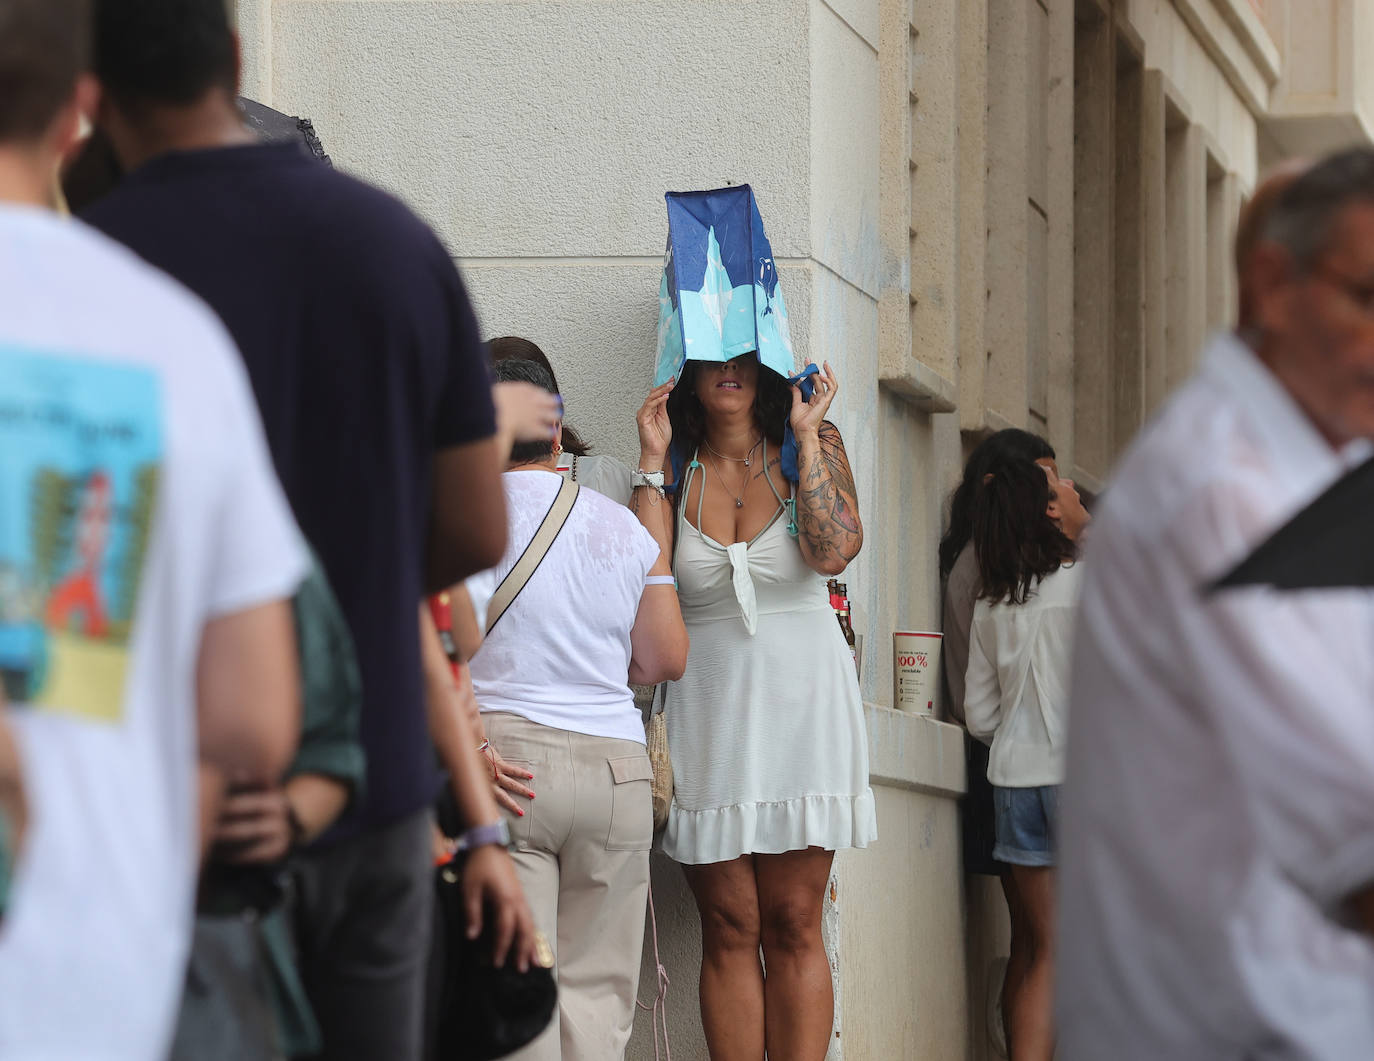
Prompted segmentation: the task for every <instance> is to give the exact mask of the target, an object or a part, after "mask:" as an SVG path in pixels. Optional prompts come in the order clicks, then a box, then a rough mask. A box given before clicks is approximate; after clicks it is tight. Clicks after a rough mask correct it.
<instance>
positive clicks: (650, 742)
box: [644, 690, 673, 832]
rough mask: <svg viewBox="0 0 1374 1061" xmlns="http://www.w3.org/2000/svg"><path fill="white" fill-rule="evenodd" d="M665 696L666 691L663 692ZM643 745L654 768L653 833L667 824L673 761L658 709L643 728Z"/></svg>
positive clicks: (651, 785)
mask: <svg viewBox="0 0 1374 1061" xmlns="http://www.w3.org/2000/svg"><path fill="white" fill-rule="evenodd" d="M664 692H665V694H666V690H665V691H664ZM644 743H645V744H646V745H647V746H648V751H649V763H650V765H652V766H653V768H654V779H653V782H652V783H651V784H650V791H651V792H652V793H653V803H654V832H660V831H662V829H663V828H664V827H665V826H666V825H667V824H668V808H669V807H671V806H672V804H673V761H672V759H670V758H669V757H668V724H667V722H666V721H665V720H664V717H663V711H662V710H661V709H660V710H658V711H656V712H655V713H654V714H652V715H650V716H649V721H648V722H647V723H645V726H644Z"/></svg>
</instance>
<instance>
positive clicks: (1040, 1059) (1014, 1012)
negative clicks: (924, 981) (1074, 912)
mask: <svg viewBox="0 0 1374 1061" xmlns="http://www.w3.org/2000/svg"><path fill="white" fill-rule="evenodd" d="M1011 874H1012V877H1013V878H1014V880H1015V882H1016V892H1017V895H1018V896H1019V897H1020V899H1021V909H1022V911H1023V912H1024V914H1025V918H1024V920H1025V924H1026V934H1027V937H1028V940H1029V943H1030V954H1029V961H1028V963H1027V965H1026V970H1025V974H1024V976H1023V977H1022V979H1021V982H1020V984H1019V985H1018V986H1017V988H1016V990H1015V991H1014V993H1013V994H1012V995H1011V997H1010V999H1009V1001H1010V1002H1011V1008H1010V1010H1009V1011H1008V1015H1007V1025H1008V1028H1009V1030H1010V1032H1011V1035H1010V1038H1009V1039H1008V1041H1007V1045H1008V1047H1009V1048H1010V1054H1011V1061H1053V1057H1054V1019H1053V1012H1052V1007H1053V1003H1054V870H1053V869H1052V868H1050V867H1048V866H1045V867H1041V866H1012V868H1011Z"/></svg>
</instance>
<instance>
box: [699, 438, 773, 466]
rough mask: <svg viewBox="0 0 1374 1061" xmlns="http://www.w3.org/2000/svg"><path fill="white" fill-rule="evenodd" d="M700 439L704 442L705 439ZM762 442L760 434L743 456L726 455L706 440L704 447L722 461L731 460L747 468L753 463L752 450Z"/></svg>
mask: <svg viewBox="0 0 1374 1061" xmlns="http://www.w3.org/2000/svg"><path fill="white" fill-rule="evenodd" d="M702 441H703V442H705V441H706V440H705V439H702ZM762 444H763V436H762V435H760V436H759V437H758V441H756V442H755V443H754V444H753V445H752V446H750V447H749V452H748V453H746V454H745V455H744V456H743V457H727V456H726V455H725V454H724V453H721V452H720V451H719V450H717V449H716V447H715V446H713V445H711V443H709V442H706V448H707V449H708V450H710V451H711V452H712V453H714V454H715V455H716V456H717V457H719V458H720V459H721V460H723V461H731V462H733V463H735V464H743V465H744V466H745V467H746V468H747V467H749V465H751V464H753V463H754V450H756V449H758V448H759V446H761V445H762Z"/></svg>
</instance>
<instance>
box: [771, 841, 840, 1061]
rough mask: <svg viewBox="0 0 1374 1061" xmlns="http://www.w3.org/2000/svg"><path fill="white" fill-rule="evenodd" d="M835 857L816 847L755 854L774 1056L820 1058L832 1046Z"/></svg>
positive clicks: (790, 1060)
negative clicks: (828, 917) (829, 909)
mask: <svg viewBox="0 0 1374 1061" xmlns="http://www.w3.org/2000/svg"><path fill="white" fill-rule="evenodd" d="M834 857H835V853H834V852H833V851H824V850H822V849H821V848H818V847H811V848H807V849H806V850H805V851H789V852H787V853H786V854H783V855H755V856H754V865H755V871H756V873H757V876H758V889H759V914H760V921H761V925H762V929H763V962H764V966H765V968H766V970H767V974H766V979H765V980H764V997H765V1004H764V1018H765V1025H766V1027H767V1033H768V1056H769V1057H770V1058H777V1059H778V1061H822V1059H823V1058H824V1057H825V1053H826V1051H827V1050H828V1049H829V1048H830V1031H831V1028H832V1026H833V1025H834V1020H835V995H834V991H833V990H832V986H831V982H830V962H829V961H828V960H827V959H826V956H825V946H824V944H823V943H822V942H821V904H822V903H823V902H824V901H825V886H826V882H827V881H828V880H829V879H830V863H831V861H832V860H833V859H834Z"/></svg>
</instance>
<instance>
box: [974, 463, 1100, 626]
mask: <svg viewBox="0 0 1374 1061" xmlns="http://www.w3.org/2000/svg"><path fill="white" fill-rule="evenodd" d="M1053 497H1054V491H1053V490H1052V489H1051V488H1050V480H1049V476H1048V475H1046V474H1045V468H1044V467H1043V466H1041V465H1039V464H1036V463H1035V462H1034V461H1030V460H1026V459H1025V458H1024V457H1013V456H1002V457H999V458H998V459H996V460H994V461H993V462H992V463H991V465H990V466H989V467H988V470H987V473H986V475H985V477H984V479H983V481H982V483H981V485H980V486H979V488H978V489H977V490H975V491H974V494H973V506H972V510H973V511H972V516H973V538H972V541H973V550H974V555H975V556H976V557H977V560H978V577H979V581H980V583H981V585H980V588H979V594H978V595H979V596H980V597H983V598H986V599H987V600H990V601H1007V602H1009V603H1011V604H1025V603H1026V598H1027V597H1029V596H1030V593H1031V590H1032V589H1033V588H1034V587H1035V585H1036V584H1037V583H1038V582H1039V581H1040V580H1041V579H1042V578H1044V577H1045V576H1046V575H1048V574H1050V573H1051V572H1054V571H1057V570H1059V567H1060V565H1061V564H1063V563H1064V561H1066V560H1069V559H1072V558H1073V556H1074V555H1075V553H1074V544H1073V542H1072V541H1071V540H1070V539H1069V538H1067V537H1066V536H1065V535H1064V532H1063V531H1062V530H1060V529H1059V526H1058V524H1056V523H1055V522H1054V520H1053V519H1051V518H1050V516H1049V513H1048V512H1047V511H1046V509H1047V508H1048V507H1049V504H1050V501H1051V499H1052V498H1053Z"/></svg>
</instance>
